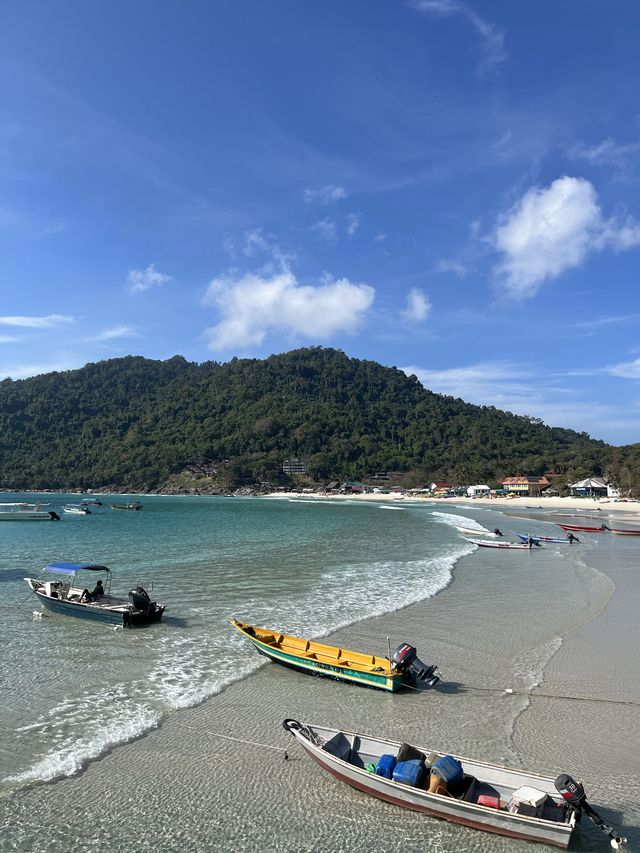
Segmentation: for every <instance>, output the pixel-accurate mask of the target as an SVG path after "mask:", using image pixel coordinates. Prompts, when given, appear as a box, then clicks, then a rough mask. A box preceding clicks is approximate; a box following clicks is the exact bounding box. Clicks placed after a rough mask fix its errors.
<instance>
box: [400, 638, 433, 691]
mask: <svg viewBox="0 0 640 853" xmlns="http://www.w3.org/2000/svg"><path fill="white" fill-rule="evenodd" d="M391 663H392V664H393V665H394V667H395V669H396V671H397V672H406V673H411V675H412V676H413V677H414V678H415V679H416V681H422V682H424V684H426V686H427V687H435V686H436V684H437V683H438V682H439V681H440V673H439V672H438V667H437V666H436V664H433V666H427V664H426V663H422V661H421V660H420V658H419V657H418V653H417V652H416V650H415V648H414V646H410V645H409V644H408V643H403V644H402V645H401V646H398V648H397V649H396V650H395V652H394V653H393V656H392V657H391Z"/></svg>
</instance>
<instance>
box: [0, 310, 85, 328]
mask: <svg viewBox="0 0 640 853" xmlns="http://www.w3.org/2000/svg"><path fill="white" fill-rule="evenodd" d="M63 323H75V320H74V318H73V317H67V316H65V315H64V314H48V315H47V316H46V317H0V326H20V327H22V328H25V329H48V328H51V327H52V326H61V325H62V324H63Z"/></svg>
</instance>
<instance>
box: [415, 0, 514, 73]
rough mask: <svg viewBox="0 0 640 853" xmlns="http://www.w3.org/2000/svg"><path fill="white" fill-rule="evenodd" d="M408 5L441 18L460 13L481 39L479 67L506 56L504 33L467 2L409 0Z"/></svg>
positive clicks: (458, 0) (486, 65) (493, 63)
mask: <svg viewBox="0 0 640 853" xmlns="http://www.w3.org/2000/svg"><path fill="white" fill-rule="evenodd" d="M409 5H410V6H412V7H413V8H414V9H417V10H418V11H420V12H426V13H427V14H431V15H437V16H439V17H442V18H444V17H448V16H450V15H460V17H462V18H464V19H466V20H467V21H468V22H469V23H470V24H471V25H472V26H473V28H474V29H475V30H476V32H477V33H478V35H479V36H480V39H481V43H482V50H483V53H484V60H483V62H482V64H481V69H482V68H483V67H488V66H491V65H497V64H498V63H499V62H504V60H505V59H506V58H507V52H506V51H505V49H504V33H503V32H502V31H501V30H499V29H498V28H497V27H496V26H494V24H490V23H489V22H488V21H485V20H484V18H481V17H480V15H478V14H477V12H475V11H474V10H473V9H472V8H471V6H469V5H468V4H467V3H462V2H460V0H411V2H409Z"/></svg>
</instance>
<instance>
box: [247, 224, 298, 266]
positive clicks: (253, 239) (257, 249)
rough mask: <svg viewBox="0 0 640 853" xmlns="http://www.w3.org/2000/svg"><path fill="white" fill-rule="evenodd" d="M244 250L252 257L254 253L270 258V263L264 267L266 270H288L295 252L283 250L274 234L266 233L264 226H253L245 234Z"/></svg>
mask: <svg viewBox="0 0 640 853" xmlns="http://www.w3.org/2000/svg"><path fill="white" fill-rule="evenodd" d="M242 252H243V254H244V255H246V256H247V257H249V258H251V257H253V256H254V255H258V254H263V255H267V257H268V258H269V263H267V264H266V265H265V267H264V269H265V270H266V271H273V269H274V268H277V269H278V270H287V269H288V268H289V264H290V263H291V261H293V260H294V259H295V254H293V253H287V252H285V251H283V250H282V249H281V248H280V246H279V245H278V242H277V240H276V238H275V236H274V235H273V234H265V233H264V231H263V230H262V228H253V229H251V230H250V231H247V232H246V233H245V235H244V245H243V247H242Z"/></svg>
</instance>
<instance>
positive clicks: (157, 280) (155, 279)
mask: <svg viewBox="0 0 640 853" xmlns="http://www.w3.org/2000/svg"><path fill="white" fill-rule="evenodd" d="M127 281H128V282H129V284H130V285H131V291H132V293H137V292H139V291H142V290H149V288H150V287H160V286H161V285H163V284H168V283H169V282H170V281H173V278H172V277H171V276H170V275H165V274H164V273H162V272H158V271H157V270H156V265H155V264H149V266H148V267H147V268H146V269H144V270H129V273H128V275H127Z"/></svg>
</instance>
